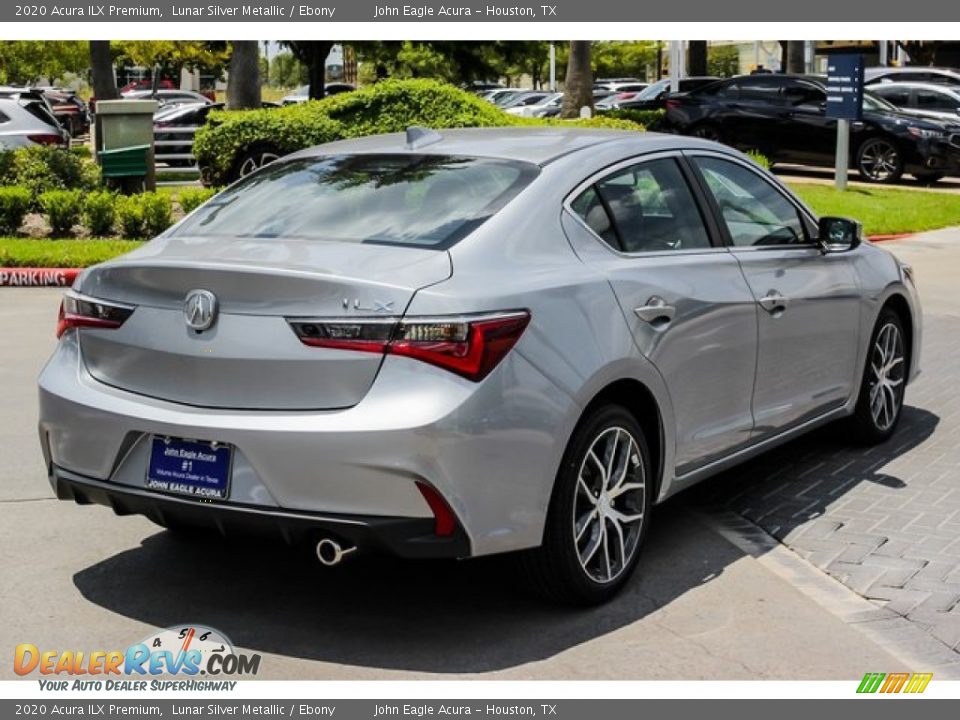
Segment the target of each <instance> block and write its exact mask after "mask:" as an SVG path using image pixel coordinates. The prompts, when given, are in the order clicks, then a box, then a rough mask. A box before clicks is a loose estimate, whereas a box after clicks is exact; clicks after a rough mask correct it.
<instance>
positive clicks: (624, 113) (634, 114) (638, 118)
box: [601, 108, 666, 128]
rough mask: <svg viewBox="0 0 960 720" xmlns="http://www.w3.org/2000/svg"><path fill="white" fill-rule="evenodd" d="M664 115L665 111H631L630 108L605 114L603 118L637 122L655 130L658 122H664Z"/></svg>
mask: <svg viewBox="0 0 960 720" xmlns="http://www.w3.org/2000/svg"><path fill="white" fill-rule="evenodd" d="M664 115H666V112H665V111H664V110H631V109H629V108H621V109H620V110H610V111H608V112H605V113H603V114H602V115H601V117H608V118H615V119H617V120H629V121H630V122H635V123H637V124H638V125H643V126H644V127H647V128H654V127H655V125H656V123H657V122H659V121H660V120H663V116H664Z"/></svg>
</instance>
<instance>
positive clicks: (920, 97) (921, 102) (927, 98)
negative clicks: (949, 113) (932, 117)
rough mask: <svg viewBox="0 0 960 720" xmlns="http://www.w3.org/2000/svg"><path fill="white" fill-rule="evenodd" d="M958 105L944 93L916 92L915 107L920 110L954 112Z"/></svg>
mask: <svg viewBox="0 0 960 720" xmlns="http://www.w3.org/2000/svg"><path fill="white" fill-rule="evenodd" d="M887 99H888V100H889V99H890V98H889V97H888V98H887ZM958 104H960V103H958V102H957V101H956V100H954V99H953V98H951V97H950V96H949V95H947V94H945V93H938V92H933V91H931V90H917V107H918V108H920V109H921V110H955V109H956V108H957V105H958Z"/></svg>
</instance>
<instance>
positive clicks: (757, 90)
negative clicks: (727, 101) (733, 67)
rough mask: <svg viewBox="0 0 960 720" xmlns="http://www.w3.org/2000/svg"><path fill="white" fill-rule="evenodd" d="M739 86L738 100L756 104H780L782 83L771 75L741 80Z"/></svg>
mask: <svg viewBox="0 0 960 720" xmlns="http://www.w3.org/2000/svg"><path fill="white" fill-rule="evenodd" d="M739 84H740V100H742V101H748V102H758V103H771V104H774V103H779V102H781V97H780V88H781V87H782V86H783V82H782V81H781V80H780V78H778V77H775V76H773V75H755V76H754V77H750V78H743V79H741V80H740V82H739Z"/></svg>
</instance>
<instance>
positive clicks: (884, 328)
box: [851, 308, 907, 445]
mask: <svg viewBox="0 0 960 720" xmlns="http://www.w3.org/2000/svg"><path fill="white" fill-rule="evenodd" d="M906 381H907V350H906V342H905V335H904V332H903V323H902V321H901V320H900V316H899V315H897V313H895V312H893V311H892V310H890V309H889V308H885V309H884V310H883V311H881V313H880V317H879V318H878V319H877V324H876V327H874V329H873V334H872V335H871V337H870V347H869V350H868V354H867V363H866V367H865V368H864V371H863V379H862V380H861V383H860V395H859V397H858V399H857V407H856V410H855V411H854V415H853V417H852V418H851V423H852V425H853V431H854V435H855V437H856V438H857V439H858V440H860V441H861V442H862V443H864V444H867V445H876V444H878V443H882V442H884V441H886V440H887V439H889V437H890V436H891V435H893V432H894V430H896V427H897V423H898V422H899V421H900V413H901V411H902V410H903V391H904V386H905V384H906Z"/></svg>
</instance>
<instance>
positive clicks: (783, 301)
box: [760, 290, 790, 313]
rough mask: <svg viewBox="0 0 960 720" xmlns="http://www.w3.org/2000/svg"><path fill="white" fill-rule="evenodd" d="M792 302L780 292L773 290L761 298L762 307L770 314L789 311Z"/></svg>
mask: <svg viewBox="0 0 960 720" xmlns="http://www.w3.org/2000/svg"><path fill="white" fill-rule="evenodd" d="M789 304H790V301H789V300H788V299H787V298H785V297H784V296H783V295H781V294H780V291H779V290H771V291H770V292H768V293H767V294H766V295H764V296H763V297H762V298H760V307H762V308H763V309H764V310H766V311H767V312H768V313H775V312H778V311H779V312H782V311H784V310H786V309H787V305H789Z"/></svg>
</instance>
